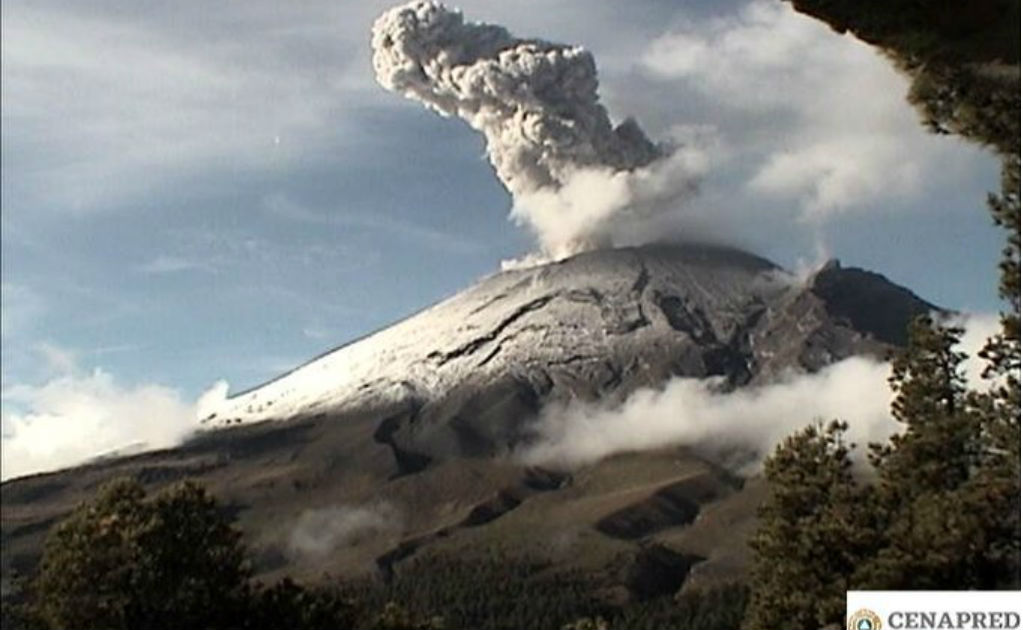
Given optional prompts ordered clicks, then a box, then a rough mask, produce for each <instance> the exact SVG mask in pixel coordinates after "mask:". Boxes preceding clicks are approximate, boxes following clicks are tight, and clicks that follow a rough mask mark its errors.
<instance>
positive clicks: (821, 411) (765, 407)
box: [517, 315, 996, 473]
mask: <svg viewBox="0 0 1023 630" xmlns="http://www.w3.org/2000/svg"><path fill="white" fill-rule="evenodd" d="M995 321H996V320H995V318H993V317H991V316H986V315H981V316H974V317H969V318H964V319H963V320H962V321H961V324H962V325H963V326H964V327H965V328H966V334H965V335H964V336H963V339H962V340H961V343H960V349H961V350H962V351H964V352H966V353H967V354H968V355H969V356H971V357H975V356H976V353H977V352H978V351H979V350H980V348H981V347H982V346H983V344H984V341H985V340H986V338H987V336H988V335H989V334H991V333H992V332H994V330H995V329H996V327H995V324H994V322H995ZM963 370H964V373H965V375H966V378H967V383H969V384H970V385H971V386H982V385H983V380H982V379H981V378H980V372H981V371H982V370H983V362H982V361H981V360H979V359H976V358H972V359H970V360H968V361H967V362H966V363H965V365H964V366H963ZM890 372H891V369H890V365H889V364H888V363H885V362H882V361H877V360H874V359H870V358H865V357H852V358H849V359H845V360H844V361H840V362H838V363H835V364H833V365H830V366H828V367H827V368H825V369H823V370H821V371H819V372H816V373H813V374H792V375H790V376H789V378H787V379H783V380H781V381H780V382H777V383H772V384H770V385H764V386H760V387H748V388H742V389H738V390H735V391H732V392H728V393H721V392H719V391H717V390H716V389H715V385H717V383H716V382H715V381H714V380H711V379H702V380H701V379H692V378H676V379H673V380H671V381H669V382H668V383H667V384H666V385H665V386H664V387H662V388H659V389H642V390H639V391H637V392H635V393H633V394H632V395H631V396H629V398H628V399H626V400H625V402H623V403H622V404H621V405H619V406H617V407H613V408H607V407H604V406H601V405H600V404H590V403H580V402H573V403H569V404H567V405H564V404H557V405H551V406H549V407H547V408H546V409H544V410H543V411H542V413H541V415H540V418H539V420H538V421H537V424H536V425H535V427H534V429H535V431H536V439H535V441H534V442H533V443H532V444H531V445H530V446H528V447H526V448H525V449H523V450H521V451H520V452H519V453H518V454H517V457H518V458H519V459H521V460H522V461H524V462H525V463H528V464H534V465H535V464H544V465H555V466H562V467H569V468H573V467H577V466H581V465H585V464H589V463H592V462H595V461H598V460H600V459H602V458H604V457H607V456H609V455H613V454H615V453H620V452H630V451H643V450H649V449H656V448H663V447H668V446H679V445H686V446H692V447H695V448H697V449H699V450H701V451H704V452H706V453H708V454H710V455H712V456H715V455H716V456H721V457H724V458H725V459H724V460H723V462H722V463H724V464H726V465H730V466H732V467H735V468H736V469H738V470H739V471H740V472H743V473H750V472H754V471H755V470H756V469H757V468H758V467H759V464H760V462H761V461H762V459H763V457H765V456H766V455H768V454H770V452H771V451H772V450H773V449H774V447H775V445H777V444H778V443H779V442H780V441H781V440H782V439H783V438H785V437H786V436H787V435H790V434H791V433H793V432H795V431H797V430H799V429H801V428H803V427H805V426H806V425H808V424H810V423H811V422H814V421H815V420H822V421H825V422H826V421H830V420H832V419H841V420H845V421H846V422H848V423H849V439H850V441H852V442H854V443H856V444H859V445H861V446H864V445H866V444H867V443H869V442H884V441H887V439H888V438H889V437H890V436H891V435H892V434H894V433H896V432H897V431H898V430H899V428H900V425H899V424H898V423H896V422H895V421H894V420H892V419H891V416H890V414H889V408H890V405H891V400H892V392H891V390H890V389H889V385H888V376H889V374H890ZM863 453H864V451H863V449H859V450H858V451H857V452H856V455H858V456H862V455H863ZM729 458H731V459H729Z"/></svg>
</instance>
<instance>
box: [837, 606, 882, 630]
mask: <svg viewBox="0 0 1023 630" xmlns="http://www.w3.org/2000/svg"><path fill="white" fill-rule="evenodd" d="M846 628H847V630H881V618H880V617H879V616H878V615H877V613H876V612H874V611H873V610H870V609H869V608H860V609H859V610H857V611H856V612H854V613H853V614H851V615H849V623H847V624H846Z"/></svg>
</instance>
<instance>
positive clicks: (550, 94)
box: [372, 0, 699, 257]
mask: <svg viewBox="0 0 1023 630" xmlns="http://www.w3.org/2000/svg"><path fill="white" fill-rule="evenodd" d="M372 47H373V67H374V70H375V71H376V78H377V81H378V82H379V83H380V84H381V85H382V86H383V87H385V88H387V89H388V90H392V91H394V92H398V93H400V94H402V95H404V96H406V97H407V98H410V99H413V100H416V101H419V102H421V103H423V104H424V105H425V106H426V107H428V108H430V109H433V110H435V111H437V112H438V113H440V114H441V115H444V116H452V115H455V116H458V117H460V118H462V119H463V120H465V121H466V122H467V123H468V124H469V125H470V126H471V127H472V128H473V129H476V130H477V131H479V132H481V133H482V134H483V135H484V137H485V138H486V145H487V155H488V157H489V159H490V162H491V164H493V166H494V170H495V171H496V172H497V176H498V178H499V179H500V180H501V182H502V183H503V184H504V185H505V187H506V188H507V189H508V191H509V192H510V193H511V194H512V197H513V199H514V207H513V209H512V218H513V219H514V220H516V221H517V222H519V223H524V224H526V225H528V226H529V227H530V228H531V229H532V230H533V231H534V232H535V233H536V235H537V237H538V239H539V241H540V245H541V248H542V249H543V253H544V254H545V255H546V256H551V257H563V256H566V255H570V254H573V253H576V252H578V251H582V250H586V249H593V248H598V247H602V246H607V245H611V244H612V241H614V240H615V231H616V226H617V225H619V224H621V223H622V222H628V221H630V220H632V219H634V218H643V217H649V216H651V215H653V214H657V212H658V211H659V210H660V209H661V208H662V207H664V206H666V205H667V203H668V202H670V201H675V200H677V199H678V198H680V197H682V196H684V195H686V194H688V193H690V192H691V191H692V190H693V188H694V186H695V181H694V178H693V173H691V172H690V171H696V170H699V169H698V165H697V164H694V163H693V162H694V160H693V156H692V155H690V154H687V153H685V152H682V153H679V152H677V151H675V150H674V149H673V148H671V147H668V146H658V145H655V144H654V143H653V142H651V141H650V140H649V139H648V138H647V136H646V134H645V133H644V132H643V130H642V129H641V128H640V127H639V125H638V124H637V123H636V122H635V121H634V120H632V119H626V120H625V121H624V122H622V123H621V124H619V125H617V126H614V125H613V124H612V122H611V120H610V118H609V117H608V113H607V110H606V109H605V108H604V106H603V105H601V103H600V100H599V97H598V94H597V87H598V80H597V68H596V63H595V61H594V59H593V56H592V55H591V54H590V53H589V52H587V51H586V50H584V49H583V48H581V47H579V46H570V45H564V44H555V43H551V42H546V41H543V40H539V39H520V38H517V37H514V36H513V35H511V34H510V33H509V32H508V31H507V30H506V29H505V28H503V27H501V26H497V25H492V24H481V23H472V22H466V21H465V20H464V19H463V17H462V14H461V12H459V11H457V10H452V9H448V8H446V7H445V6H444V5H442V4H439V3H436V2H428V1H423V0H419V1H415V2H411V3H408V4H405V5H402V6H399V7H396V8H393V9H391V10H389V11H387V12H385V13H384V14H383V15H381V16H380V17H379V18H378V19H377V21H376V23H375V24H374V26H373V34H372Z"/></svg>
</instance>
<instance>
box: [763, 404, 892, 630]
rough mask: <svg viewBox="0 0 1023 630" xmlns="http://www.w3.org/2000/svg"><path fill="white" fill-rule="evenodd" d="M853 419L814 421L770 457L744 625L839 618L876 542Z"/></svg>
mask: <svg viewBox="0 0 1023 630" xmlns="http://www.w3.org/2000/svg"><path fill="white" fill-rule="evenodd" d="M847 428H848V425H846V424H845V423H842V422H831V423H830V424H828V425H827V426H826V427H825V426H824V425H822V424H820V423H818V424H815V425H812V426H809V427H807V428H806V429H804V430H803V431H801V432H800V433H797V434H796V435H793V436H790V437H789V438H787V439H786V440H785V441H784V442H783V443H782V444H780V445H779V446H778V447H777V448H776V449H775V452H774V454H773V455H772V456H771V457H769V458H768V459H767V460H766V461H765V463H764V476H765V478H766V480H767V482H768V483H769V484H770V493H769V495H768V497H767V499H766V500H765V502H764V503H763V505H762V506H761V507H760V510H759V512H758V515H759V528H758V529H757V532H756V534H755V535H754V537H753V539H752V541H751V543H750V544H751V546H752V548H753V552H754V560H753V566H752V570H751V573H750V583H751V586H752V597H751V600H750V603H749V607H748V608H747V612H746V619H745V621H744V624H743V625H744V627H749V628H759V629H763V630H769V629H771V628H786V629H791V628H819V627H822V626H824V625H827V624H829V623H834V622H841V620H842V619H843V615H844V614H845V592H846V590H848V589H849V578H850V576H852V574H853V571H854V570H855V568H856V567H857V566H858V564H859V563H860V562H861V559H862V556H863V554H864V550H865V549H870V548H871V545H872V541H871V540H870V537H871V535H872V532H871V530H870V529H869V528H868V527H865V526H864V524H863V523H862V522H861V521H862V519H863V518H864V514H863V513H862V512H861V510H860V505H861V502H862V490H861V489H860V488H859V486H858V485H857V484H856V482H855V480H854V478H853V474H852V462H851V460H850V457H849V453H850V449H851V448H852V446H849V445H846V443H845V441H844V437H843V436H844V432H845V431H846V429H847Z"/></svg>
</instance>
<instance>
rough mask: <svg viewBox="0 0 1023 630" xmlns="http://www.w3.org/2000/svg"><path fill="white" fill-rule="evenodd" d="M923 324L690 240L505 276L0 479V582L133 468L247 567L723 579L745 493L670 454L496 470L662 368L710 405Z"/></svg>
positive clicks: (617, 580) (878, 282) (898, 305)
mask: <svg viewBox="0 0 1023 630" xmlns="http://www.w3.org/2000/svg"><path fill="white" fill-rule="evenodd" d="M934 308H935V307H934V306H932V305H930V304H928V303H927V302H925V301H923V300H921V299H920V298H918V297H916V296H915V295H913V294H912V293H911V292H909V291H908V290H906V289H904V288H901V287H898V286H896V285H894V284H892V283H891V282H889V281H888V280H886V279H885V278H884V277H882V276H880V275H877V274H874V273H870V272H867V271H863V270H859V269H846V268H843V267H841V266H840V265H839V264H838V263H836V262H830V263H828V264H826V265H824V266H823V267H822V268H821V269H819V270H818V271H817V272H816V273H814V274H812V275H810V276H809V277H806V278H799V277H796V276H794V275H792V274H790V273H788V272H786V271H784V270H783V269H781V268H779V267H777V266H776V265H774V264H772V263H771V262H769V261H767V260H764V259H763V258H760V257H757V256H754V255H752V254H749V253H746V252H742V251H739V250H735V249H731V248H726V247H717V246H709V245H672V246H669V245H652V246H645V247H638V248H624V249H615V250H604V251H594V252H589V253H584V254H581V255H578V256H575V257H572V258H569V259H566V260H562V261H559V262H555V263H550V264H546V265H541V266H536V267H532V268H527V269H519V270H512V271H504V272H501V273H497V274H494V275H492V276H489V277H487V278H484V279H483V280H481V281H480V282H478V283H476V284H475V285H473V286H471V287H470V288H468V289H466V290H465V291H462V292H461V293H459V294H457V295H455V296H453V297H451V298H450V299H447V300H445V301H443V302H440V303H439V304H437V305H435V306H432V307H430V308H427V309H426V310H423V311H421V312H419V313H417V314H415V315H413V316H411V317H409V318H407V319H405V320H403V321H401V322H399V323H397V324H395V325H393V326H390V327H388V328H385V329H383V330H381V331H379V332H376V333H373V334H371V335H368V336H366V337H364V338H362V339H359V340H357V341H354V342H352V343H349V344H347V345H345V346H342V347H340V348H337V349H335V350H332V351H330V352H327V353H325V354H323V355H321V356H319V357H317V358H315V359H313V360H312V361H310V362H308V363H306V364H304V365H302V366H300V367H298V368H296V369H295V370H293V371H291V372H289V373H287V374H285V375H283V376H281V377H279V378H277V379H275V380H273V381H271V382H268V383H266V384H264V385H262V386H259V387H256V388H254V389H251V390H249V391H246V392H243V393H241V394H238V395H235V396H233V397H231V398H228V399H226V400H224V401H222V402H221V403H220V404H219V405H218V406H217V407H216V408H212V409H208V410H204V415H205V417H203V418H202V421H203V423H204V425H205V427H206V428H207V430H203V431H200V432H199V433H198V434H197V435H196V436H195V437H194V438H192V439H191V440H189V441H188V442H186V443H185V444H183V445H182V446H180V447H178V448H175V449H170V450H165V451H159V452H150V453H143V454H138V455H133V456H128V457H121V458H109V459H105V460H102V461H96V462H93V463H91V464H87V465H85V466H80V467H78V468H75V469H71V470H65V471H59V472H54V473H48V474H42V475H35V476H31V477H26V478H22V479H16V480H12V481H9V482H6V483H4V484H3V531H2V535H3V549H4V554H3V569H4V573H5V575H6V574H8V572H9V571H10V570H11V569H12V568H18V569H19V570H22V571H24V570H28V569H30V568H31V566H32V564H33V563H34V562H35V560H36V558H37V557H38V554H39V550H40V543H41V540H42V538H43V535H44V534H45V531H46V529H47V527H48V526H49V525H50V524H52V523H53V522H55V521H56V520H57V519H59V518H60V517H61V516H62V515H63V514H65V513H66V512H67V511H68V510H69V509H71V508H72V507H73V506H74V505H75V503H76V502H78V501H80V500H81V499H83V498H86V497H88V496H89V494H90V493H91V492H92V491H94V489H95V488H96V486H97V485H99V484H100V483H102V482H103V481H106V480H108V479H110V478H112V477H115V476H122V475H130V476H135V477H137V478H139V479H141V480H142V481H144V482H145V483H147V484H152V485H154V486H155V485H162V484H165V483H168V482H170V481H173V480H177V479H181V478H195V479H198V480H200V481H202V482H203V483H205V484H206V485H207V486H208V487H210V489H211V490H212V491H213V492H214V493H215V494H217V495H218V496H219V497H220V498H221V499H222V500H224V501H226V502H227V503H228V504H229V505H230V506H231V509H232V510H233V512H234V513H235V514H236V515H237V516H238V519H239V521H238V522H239V525H240V526H241V528H242V529H243V531H244V532H245V534H246V537H247V540H248V541H249V543H250V545H251V546H252V547H253V548H254V549H255V551H256V553H257V556H256V560H255V568H256V570H257V572H258V573H260V574H262V575H274V574H284V573H287V574H290V575H294V576H298V577H303V576H305V577H312V578H316V577H319V576H322V575H324V574H330V575H340V576H353V575H367V574H374V573H378V574H381V575H383V576H385V577H387V576H392V577H393V576H394V575H395V574H396V572H398V573H400V572H401V571H402V567H404V566H407V565H408V563H409V562H411V561H412V560H413V559H416V558H422V557H443V556H445V554H448V555H451V554H457V555H458V556H459V557H465V556H471V555H473V554H493V553H497V552H500V553H502V554H507V555H509V556H510V557H514V558H526V557H529V558H537V557H540V558H543V559H544V562H547V563H549V566H550V567H553V568H552V569H551V570H561V569H567V568H571V569H579V570H583V571H587V572H590V573H591V574H594V575H600V576H602V578H601V579H604V580H606V582H607V584H608V585H609V588H618V589H624V591H623V592H625V593H627V595H626V597H646V596H650V595H656V594H662V593H671V592H674V591H675V590H677V589H678V588H679V587H680V585H681V584H682V583H683V581H687V583H691V582H693V581H696V582H699V581H701V580H703V581H713V580H717V579H724V578H728V577H730V576H732V577H734V576H735V575H737V574H740V573H741V572H742V571H743V567H744V565H745V562H746V549H745V544H744V543H743V541H744V539H745V536H746V535H747V534H748V532H749V530H750V527H751V524H752V523H753V519H754V514H755V506H756V504H757V501H758V498H759V496H760V484H759V482H758V481H757V480H756V479H753V480H747V479H743V478H740V477H738V476H736V475H734V474H732V473H730V472H728V471H726V470H725V469H723V468H722V467H721V466H720V465H718V464H716V463H715V462H714V461H710V460H708V459H706V458H705V457H704V456H703V455H701V454H700V453H697V452H693V451H692V450H691V449H689V448H686V447H684V446H682V447H680V446H677V445H665V446H664V447H663V448H661V449H656V450H652V451H645V452H642V453H622V454H619V455H615V456H613V457H609V458H606V459H604V460H602V461H600V462H597V463H594V464H591V465H588V466H585V467H582V468H575V469H567V468H559V467H557V466H553V465H552V466H550V467H545V468H537V467H535V466H527V465H524V464H523V463H521V461H520V460H517V459H516V458H515V457H514V456H513V454H514V453H515V452H516V449H518V448H520V447H522V446H523V445H528V444H529V442H530V440H531V439H535V435H534V434H533V433H532V432H531V427H532V422H533V420H534V419H535V418H536V416H537V414H538V413H539V412H540V410H541V409H542V408H543V407H544V405H547V404H549V403H552V402H557V401H567V400H578V399H582V400H591V401H603V402H606V403H608V404H613V403H616V402H620V401H622V400H624V399H625V398H626V397H627V396H628V395H629V394H630V393H631V392H633V391H635V390H636V389H638V388H641V387H657V386H659V385H661V384H663V383H664V382H665V381H666V380H668V379H669V378H671V377H674V376H683V377H694V378H708V377H713V378H714V383H715V387H717V388H719V389H721V390H722V391H729V390H732V389H735V388H742V387H751V386H758V385H763V384H768V383H771V382H774V381H776V380H777V379H779V378H781V377H782V376H784V375H787V374H791V373H793V372H797V373H798V372H814V371H817V370H820V369H822V368H824V367H826V366H827V365H829V364H831V363H833V362H836V361H839V360H841V359H844V358H847V357H850V356H853V355H862V354H867V355H872V356H875V357H883V356H884V354H885V353H887V352H889V351H890V350H891V349H892V348H893V347H894V346H897V345H899V344H901V343H903V342H904V336H905V328H906V324H907V322H908V321H909V319H910V318H912V317H913V316H915V315H917V314H921V313H925V312H928V311H930V310H933V309H934ZM811 420H812V418H807V422H809V421H811ZM687 578H688V580H687ZM697 578H699V579H697Z"/></svg>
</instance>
